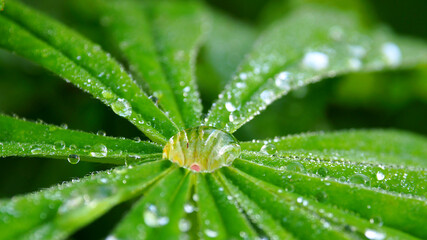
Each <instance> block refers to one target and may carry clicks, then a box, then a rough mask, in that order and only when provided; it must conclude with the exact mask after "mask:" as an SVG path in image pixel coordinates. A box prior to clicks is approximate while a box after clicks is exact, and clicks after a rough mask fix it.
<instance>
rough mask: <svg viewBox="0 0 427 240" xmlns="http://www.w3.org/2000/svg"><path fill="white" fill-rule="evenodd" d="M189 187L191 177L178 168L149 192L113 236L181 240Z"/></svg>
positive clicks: (120, 224) (119, 225)
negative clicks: (180, 227) (184, 207)
mask: <svg viewBox="0 0 427 240" xmlns="http://www.w3.org/2000/svg"><path fill="white" fill-rule="evenodd" d="M189 183H190V177H189V174H185V172H184V170H183V169H177V168H176V167H175V168H174V169H173V170H172V172H170V173H168V174H167V175H166V176H165V177H164V178H163V179H161V180H160V181H159V182H157V183H156V184H155V185H154V186H152V187H151V188H150V189H149V191H148V192H147V193H146V194H145V196H144V198H142V199H141V200H140V201H139V202H137V203H136V204H135V206H134V207H133V208H132V210H131V211H130V212H129V213H128V214H127V215H126V216H125V217H124V219H123V220H122V221H121V222H120V223H119V224H118V226H117V227H116V229H115V230H114V231H113V232H112V234H111V235H110V236H111V237H112V238H113V237H114V238H118V239H154V238H159V239H170V238H171V237H172V238H173V237H176V236H178V235H179V233H180V230H179V222H180V220H181V218H182V217H184V209H183V208H182V206H183V205H184V203H185V201H186V199H187V197H188V193H189V189H190V184H189ZM159 196H162V197H159Z"/></svg>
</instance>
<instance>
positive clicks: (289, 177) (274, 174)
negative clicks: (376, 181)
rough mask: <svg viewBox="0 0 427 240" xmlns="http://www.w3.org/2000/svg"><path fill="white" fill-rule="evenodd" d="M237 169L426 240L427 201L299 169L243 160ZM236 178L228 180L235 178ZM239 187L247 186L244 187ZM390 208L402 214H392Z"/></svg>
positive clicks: (237, 165) (236, 163)
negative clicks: (376, 219) (273, 166)
mask: <svg viewBox="0 0 427 240" xmlns="http://www.w3.org/2000/svg"><path fill="white" fill-rule="evenodd" d="M233 166H234V167H236V168H238V169H239V170H241V171H243V172H245V173H246V174H249V175H251V176H253V177H255V178H258V179H262V180H263V181H266V182H269V183H272V184H274V185H276V186H278V187H280V188H282V189H287V191H294V192H295V193H296V194H300V195H302V196H306V197H312V198H313V197H314V198H317V199H318V200H319V201H323V202H325V203H328V204H331V205H334V206H337V207H339V208H340V209H345V210H349V211H352V212H354V213H357V214H359V215H360V216H361V217H363V218H365V219H375V218H378V217H379V218H380V219H381V222H382V223H383V224H384V225H385V226H388V227H391V228H395V229H398V230H401V231H403V232H406V233H408V234H410V235H413V236H416V237H420V238H425V237H426V236H427V235H426V234H427V232H426V231H425V230H424V226H426V224H427V219H426V218H425V217H423V216H426V214H427V205H426V202H427V200H426V198H425V197H419V196H413V195H409V194H401V193H393V192H388V191H384V190H380V189H377V188H371V187H369V186H368V185H363V184H355V183H352V182H338V181H337V180H334V179H329V178H326V179H325V178H322V177H319V176H315V175H313V174H310V173H304V172H302V171H301V169H295V168H290V169H286V170H285V169H281V170H276V169H274V168H271V167H268V166H262V165H258V164H255V163H250V162H247V161H242V160H236V161H234V163H233ZM234 175H235V174H234ZM234 175H230V174H229V175H227V176H230V177H233V176H234ZM365 184H366V182H365ZM258 185H259V184H258ZM239 186H240V187H243V186H247V185H245V184H240V185H239ZM247 188H250V187H247ZM248 191H249V190H248ZM390 206H393V208H394V209H400V210H399V211H394V210H390Z"/></svg>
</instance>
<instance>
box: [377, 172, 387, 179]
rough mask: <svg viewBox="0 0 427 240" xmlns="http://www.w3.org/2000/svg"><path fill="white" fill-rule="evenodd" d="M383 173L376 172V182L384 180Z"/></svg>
mask: <svg viewBox="0 0 427 240" xmlns="http://www.w3.org/2000/svg"><path fill="white" fill-rule="evenodd" d="M384 177H385V176H384V173H382V172H377V179H378V181H381V180H383V179H384Z"/></svg>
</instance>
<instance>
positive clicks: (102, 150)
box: [90, 143, 108, 158]
mask: <svg viewBox="0 0 427 240" xmlns="http://www.w3.org/2000/svg"><path fill="white" fill-rule="evenodd" d="M107 152H108V149H107V147H106V146H105V145H104V144H101V143H98V144H95V145H93V147H92V148H91V152H90V155H91V156H92V157H97V158H100V157H106V156H107Z"/></svg>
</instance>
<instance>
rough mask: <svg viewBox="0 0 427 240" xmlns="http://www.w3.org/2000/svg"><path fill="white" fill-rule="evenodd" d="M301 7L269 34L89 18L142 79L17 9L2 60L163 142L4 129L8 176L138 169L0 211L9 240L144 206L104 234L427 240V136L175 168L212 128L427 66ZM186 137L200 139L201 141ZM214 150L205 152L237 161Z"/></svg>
mask: <svg viewBox="0 0 427 240" xmlns="http://www.w3.org/2000/svg"><path fill="white" fill-rule="evenodd" d="M295 2H296V1H294V3H293V4H292V7H289V8H286V9H285V10H283V9H277V12H285V13H286V14H285V16H282V15H283V14H280V18H277V14H275V15H272V16H271V18H268V19H265V20H264V21H265V22H264V24H267V22H273V23H271V24H270V25H269V26H268V27H267V28H266V29H265V30H262V31H261V32H260V33H259V32H258V31H257V30H255V29H254V28H252V27H251V26H249V25H247V24H245V23H242V22H239V21H236V20H234V19H232V18H230V17H228V16H226V15H224V14H223V13H220V12H218V11H217V10H212V9H210V7H209V6H207V5H206V4H205V3H202V2H197V1H185V2H180V1H176V2H174V1H146V2H143V3H141V2H140V1H136V0H122V1H119V0H111V1H106V0H96V1H93V2H91V4H90V6H91V7H93V9H92V10H93V11H90V13H88V12H86V14H88V15H90V17H92V18H94V19H99V20H100V23H101V27H102V29H103V30H104V31H105V33H106V34H107V36H109V38H111V39H112V41H113V43H114V45H116V48H117V49H118V50H119V54H121V55H122V56H123V58H124V59H125V63H124V64H126V66H128V67H129V70H130V71H131V72H132V73H133V74H135V76H136V77H135V78H133V77H132V76H131V75H130V74H129V73H128V72H127V71H126V70H125V67H123V66H122V65H120V63H118V62H117V61H116V60H115V59H113V57H111V56H110V55H109V54H108V53H107V52H106V51H104V50H102V49H101V46H100V45H97V44H95V43H92V42H91V41H90V40H88V39H86V38H85V37H83V36H82V35H80V34H78V33H77V32H75V31H73V30H71V29H70V28H69V27H67V26H65V25H63V24H61V23H59V22H57V21H56V20H53V19H51V18H49V17H46V16H45V15H43V14H42V13H39V12H37V11H35V10H32V9H31V8H29V7H26V6H25V5H23V4H21V3H18V2H16V1H13V0H11V1H8V2H7V4H6V6H5V9H4V11H2V12H1V13H0V36H1V37H0V47H1V48H4V49H5V50H8V51H10V52H13V53H15V54H17V55H20V56H23V57H25V58H27V59H29V60H31V61H33V62H35V63H37V64H39V65H40V66H42V67H44V68H46V69H48V70H50V71H51V72H53V73H55V74H57V75H59V76H60V77H62V78H63V79H65V80H66V81H67V82H70V83H72V84H74V85H76V86H77V87H78V88H80V89H82V90H84V91H86V92H88V93H90V94H91V95H92V96H93V97H94V98H96V99H98V100H100V101H101V102H102V103H104V104H105V105H107V106H109V107H110V108H111V109H112V110H113V111H114V112H115V113H116V114H117V115H119V116H121V117H124V118H126V119H127V120H128V121H129V122H131V123H132V124H133V125H135V126H136V127H137V128H138V129H139V130H140V131H141V132H142V133H144V134H145V135H146V136H147V137H148V138H149V139H150V140H151V141H141V140H130V139H125V138H113V137H107V136H105V134H104V133H102V132H100V133H99V134H91V133H86V132H81V131H75V130H69V129H67V128H64V127H57V126H54V125H48V124H45V123H43V122H40V121H37V122H31V121H27V120H25V119H19V118H17V117H11V116H7V115H4V114H2V115H0V157H2V158H3V161H8V160H10V159H13V158H10V157H16V156H21V157H23V156H25V157H27V156H28V157H37V158H52V159H55V161H56V160H58V161H66V160H68V161H69V162H70V163H71V164H77V163H78V162H79V161H88V162H98V163H104V164H116V165H124V166H116V167H114V168H113V169H110V170H106V171H100V172H96V173H93V174H91V175H89V176H86V177H84V178H81V179H74V180H72V181H71V182H67V183H63V184H61V185H57V186H53V187H51V188H48V189H43V190H40V191H37V192H34V193H29V194H23V195H19V196H15V197H12V198H10V199H3V200H0V239H69V238H73V236H72V235H73V234H74V233H75V232H77V231H78V230H79V229H82V228H85V227H86V226H89V225H90V223H92V222H94V221H95V220H96V219H98V218H100V217H101V216H102V215H104V214H106V213H107V212H108V211H109V210H111V209H112V208H114V207H115V206H117V205H119V204H121V203H123V202H125V201H128V200H132V199H133V200H134V204H133V206H132V207H131V209H130V210H129V211H128V212H127V213H126V214H123V216H122V218H121V219H120V220H119V221H118V222H116V225H115V227H114V228H112V229H111V230H110V229H107V230H106V231H105V235H104V236H105V238H106V239H107V240H118V239H132V240H133V239H211V238H212V239H257V238H261V239H264V238H265V239H370V240H383V239H425V238H427V228H426V226H427V218H426V216H427V139H426V138H425V137H423V136H420V135H417V134H413V133H407V132H403V131H399V130H380V129H376V130H345V131H334V132H314V133H305V134H299V135H289V136H285V137H275V138H272V139H266V140H253V141H247V142H241V143H240V147H241V150H242V153H241V154H240V156H239V157H238V158H236V159H235V160H234V162H233V163H232V164H230V165H227V166H224V167H221V168H220V169H217V170H215V171H213V172H205V173H200V172H198V170H195V169H193V170H194V171H191V170H189V169H187V168H181V167H179V166H178V165H177V164H175V163H173V162H171V161H168V160H165V159H162V158H163V156H165V155H164V154H163V156H162V150H163V148H164V146H165V144H166V143H167V141H168V140H169V139H171V140H169V141H172V143H174V142H173V141H174V139H173V138H171V137H172V136H174V135H176V134H177V133H178V132H179V131H181V130H183V129H186V128H190V127H198V126H201V125H203V124H206V125H210V126H213V127H216V128H219V129H221V130H223V131H227V132H234V131H236V130H237V129H238V128H240V127H241V126H242V125H243V124H245V123H246V122H248V121H250V120H251V119H252V118H254V117H255V116H256V115H258V114H259V113H260V111H261V110H264V109H265V108H266V107H267V106H268V105H269V104H271V103H273V101H275V100H276V99H278V98H280V97H281V96H283V95H285V94H287V93H288V92H289V91H292V90H295V89H298V88H301V87H304V86H305V85H307V84H310V83H313V82H317V81H320V80H322V79H325V78H329V77H333V76H336V75H343V74H347V73H352V72H374V71H384V70H387V69H393V70H394V69H401V68H404V69H410V68H413V67H415V66H419V65H422V64H425V63H427V45H426V44H425V43H423V42H421V41H419V40H415V39H410V38H406V37H401V36H397V35H396V34H394V33H392V32H391V31H389V30H387V28H385V27H383V26H380V25H378V24H372V25H371V24H366V22H365V23H363V22H362V18H363V17H362V16H363V14H362V13H357V14H356V13H352V12H351V10H350V9H351V8H349V7H348V6H347V5H346V4H343V5H341V4H339V2H340V1H326V2H327V4H323V3H322V1H304V2H301V3H299V4H297V3H295ZM85 3H86V2H84V3H83V2H82V3H81V4H83V5H84V4H85ZM75 4H77V5H78V4H79V3H75ZM3 6H4V2H3V1H1V2H0V9H1V8H3ZM337 6H338V7H337ZM349 6H353V5H351V4H350V5H349ZM355 6H361V7H360V8H358V9H359V10H360V9H364V7H363V5H359V4H356V5H355ZM282 10H283V11H282ZM360 11H362V10H360ZM274 19H277V20H274ZM369 21H373V20H372V19H370V20H369ZM258 35H259V36H258ZM257 36H258V37H257ZM255 38H257V40H255ZM229 39H230V40H229ZM239 39H240V40H239ZM200 49H202V57H203V58H204V61H205V64H206V65H207V66H209V67H210V68H211V70H212V71H213V72H216V74H217V75H218V80H219V81H222V83H224V84H226V83H228V84H227V86H226V87H225V90H224V91H223V92H222V93H221V94H220V96H219V99H218V100H217V101H216V102H215V103H214V104H213V106H212V107H211V109H210V110H209V112H208V115H207V116H206V117H205V116H203V114H202V105H201V99H200V96H199V91H198V89H197V85H196V77H195V76H196V75H195V71H196V69H195V68H196V66H197V64H196V62H197V55H198V51H199V50H200ZM146 92H147V93H149V94H150V95H151V96H150V97H149V96H148V95H147V94H146ZM182 134H183V135H182V139H184V140H185V139H202V136H200V135H197V134H198V131H188V134H189V135H190V134H191V136H187V135H186V134H187V132H185V131H183V133H182ZM213 135H214V134H212V135H209V136H207V137H206V138H207V140H206V142H208V143H209V144H207V146H204V145H203V144H200V143H199V142H198V144H196V145H195V148H197V149H198V151H199V152H204V151H205V150H206V149H200V148H203V147H212V149H214V148H213V147H214V146H220V148H218V149H219V150H218V149H217V148H215V149H216V150H215V151H226V150H227V149H226V148H227V147H230V146H227V144H224V142H223V141H224V139H222V138H215V139H210V138H211V136H213ZM212 138H213V137H212ZM182 139H181V140H182ZM184 140H183V143H184ZM208 140H209V141H208ZM215 144H217V145H215ZM171 146H175V145H174V144H171ZM179 146H180V147H184V148H185V144H179ZM192 147H193V146H192ZM223 147H224V148H223ZM234 147H236V146H234ZM171 148H173V147H171ZM187 148H189V143H188V142H187ZM169 150H170V151H174V150H173V149H169ZM175 151H176V150H175ZM239 151H240V150H239ZM89 227H90V226H89Z"/></svg>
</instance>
